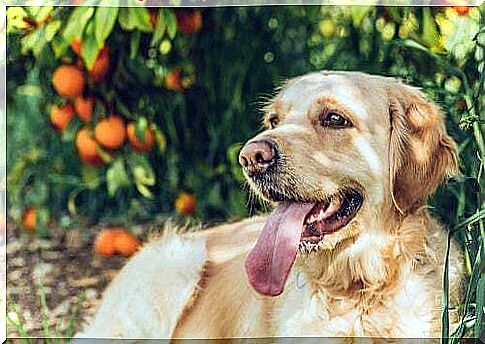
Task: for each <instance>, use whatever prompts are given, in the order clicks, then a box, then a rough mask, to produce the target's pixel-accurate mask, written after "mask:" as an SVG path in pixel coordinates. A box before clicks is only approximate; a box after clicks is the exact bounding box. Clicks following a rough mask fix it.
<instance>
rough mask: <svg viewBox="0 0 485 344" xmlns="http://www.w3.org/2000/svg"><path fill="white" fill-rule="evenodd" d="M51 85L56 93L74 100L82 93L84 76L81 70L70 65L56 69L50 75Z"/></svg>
mask: <svg viewBox="0 0 485 344" xmlns="http://www.w3.org/2000/svg"><path fill="white" fill-rule="evenodd" d="M52 84H53V85H54V89H55V90H56V92H57V93H58V94H59V95H61V96H64V97H68V98H76V97H78V96H80V95H81V94H82V93H83V91H84V85H85V82H84V76H83V73H82V72H81V70H80V69H79V68H77V67H75V66H72V65H62V66H59V67H57V69H56V70H55V71H54V74H52Z"/></svg>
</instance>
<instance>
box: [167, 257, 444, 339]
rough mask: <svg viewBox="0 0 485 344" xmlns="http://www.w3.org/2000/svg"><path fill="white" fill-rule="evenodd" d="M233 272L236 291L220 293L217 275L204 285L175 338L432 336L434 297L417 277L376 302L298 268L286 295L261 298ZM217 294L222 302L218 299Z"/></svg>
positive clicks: (289, 282)
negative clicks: (315, 281) (320, 283)
mask: <svg viewBox="0 0 485 344" xmlns="http://www.w3.org/2000/svg"><path fill="white" fill-rule="evenodd" d="M240 264H241V263H240V262H237V263H235V264H234V266H241V265H240ZM234 273H237V272H236V271H231V276H232V279H231V280H232V281H237V280H238V281H239V286H238V287H239V288H238V290H235V289H233V288H236V285H232V283H230V282H229V281H228V283H225V285H226V288H227V289H220V287H221V285H220V284H219V282H220V280H219V281H218V278H217V277H215V276H214V277H213V278H214V279H215V280H216V281H215V283H212V284H211V283H207V282H208V281H205V282H204V283H207V284H206V285H205V286H202V289H201V290H199V291H198V295H196V296H195V297H194V301H193V302H191V303H190V305H188V307H187V308H186V309H185V310H184V312H183V313H184V315H183V316H182V317H181V318H179V322H178V324H177V327H176V329H175V331H174V333H173V336H174V337H186V338H187V337H194V336H208V337H213V338H214V337H217V338H221V337H295V336H315V337H319V336H322V337H334V336H341V337H364V336H365V337H387V338H391V337H412V336H414V337H422V336H426V335H428V336H429V334H430V333H431V332H433V330H432V323H433V318H434V316H433V312H432V311H430V308H429V307H430V305H429V300H430V297H431V295H429V294H427V293H428V287H427V286H426V284H427V282H426V281H425V280H424V279H423V278H421V277H420V276H418V275H416V274H414V275H413V274H410V275H409V276H408V278H407V279H406V280H407V281H406V282H405V283H404V284H403V286H402V287H401V288H399V289H398V291H397V292H396V293H395V294H393V295H390V296H388V297H386V298H383V299H380V300H378V301H376V300H366V296H365V295H363V294H359V292H357V291H356V292H355V293H353V295H346V296H344V295H340V296H338V295H332V293H331V292H329V291H328V290H326V289H325V288H316V287H315V286H314V285H313V286H312V285H311V283H310V282H309V281H307V280H306V279H305V277H304V273H303V272H301V271H298V270H297V269H295V271H293V272H292V273H291V276H290V278H289V280H288V283H287V286H286V290H285V292H284V294H282V295H281V296H279V297H276V298H269V297H262V296H259V295H257V294H256V293H255V292H254V291H252V290H251V289H250V287H249V286H248V285H247V284H246V283H244V281H242V280H240V279H239V278H237V276H236V275H234ZM235 277H236V278H235ZM206 278H210V277H208V276H206ZM226 291H227V292H226ZM216 294H217V295H218V298H217V299H214V298H213V296H214V295H216ZM226 297H227V299H226ZM209 300H212V302H209ZM214 300H217V301H218V302H220V303H221V304H216V303H214ZM435 306H437V305H435ZM202 319H204V321H202ZM201 324H204V326H201Z"/></svg>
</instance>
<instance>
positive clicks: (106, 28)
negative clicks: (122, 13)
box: [94, 7, 119, 48]
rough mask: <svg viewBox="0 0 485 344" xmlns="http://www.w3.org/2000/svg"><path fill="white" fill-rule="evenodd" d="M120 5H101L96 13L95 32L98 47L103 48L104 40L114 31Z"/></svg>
mask: <svg viewBox="0 0 485 344" xmlns="http://www.w3.org/2000/svg"><path fill="white" fill-rule="evenodd" d="M118 10H119V8H118V7H99V8H98V9H97V10H96V14H95V15H94V32H95V36H96V41H97V42H98V47H99V48H102V47H103V45H104V42H105V41H106V39H107V38H108V37H109V35H110V34H111V31H113V28H114V26H115V24H116V18H117V17H118Z"/></svg>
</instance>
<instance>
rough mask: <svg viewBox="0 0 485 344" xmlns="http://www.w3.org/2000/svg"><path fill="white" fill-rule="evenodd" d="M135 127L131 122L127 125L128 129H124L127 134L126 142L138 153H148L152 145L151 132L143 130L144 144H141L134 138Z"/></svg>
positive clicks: (148, 129)
mask: <svg viewBox="0 0 485 344" xmlns="http://www.w3.org/2000/svg"><path fill="white" fill-rule="evenodd" d="M135 126H136V124H135V122H131V123H130V124H128V127H127V129H126V131H127V134H128V141H130V145H131V146H132V147H133V149H134V150H136V151H139V152H148V151H149V150H150V149H151V148H152V147H153V143H154V136H153V131H152V130H151V129H150V128H146V129H145V137H144V139H145V142H144V143H143V142H141V141H140V140H138V138H137V137H136V133H135Z"/></svg>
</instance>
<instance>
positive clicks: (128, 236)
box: [115, 230, 141, 257]
mask: <svg viewBox="0 0 485 344" xmlns="http://www.w3.org/2000/svg"><path fill="white" fill-rule="evenodd" d="M140 246H141V242H140V241H139V240H138V239H137V237H136V236H134V235H133V234H132V233H130V232H128V231H127V230H120V231H119V232H118V233H117V235H116V237H115V247H116V252H117V253H119V254H121V255H123V256H125V257H129V256H131V255H133V253H135V252H136V251H137V250H138V249H139V248H140Z"/></svg>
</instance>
